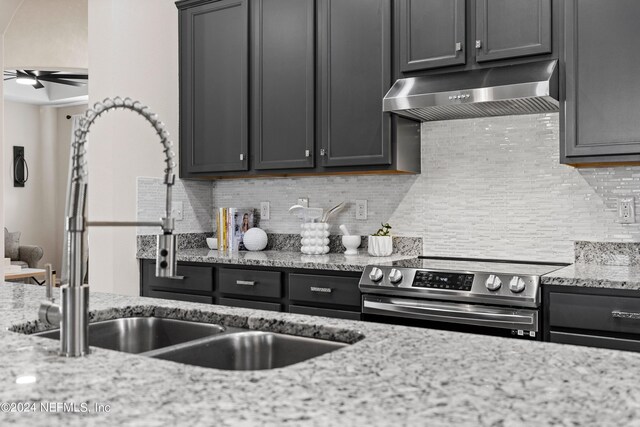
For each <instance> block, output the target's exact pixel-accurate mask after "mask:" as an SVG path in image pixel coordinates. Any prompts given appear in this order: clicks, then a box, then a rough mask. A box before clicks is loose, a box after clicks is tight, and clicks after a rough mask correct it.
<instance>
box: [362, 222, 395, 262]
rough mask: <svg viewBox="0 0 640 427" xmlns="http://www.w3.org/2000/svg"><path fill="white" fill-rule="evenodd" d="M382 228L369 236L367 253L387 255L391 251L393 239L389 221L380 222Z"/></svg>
mask: <svg viewBox="0 0 640 427" xmlns="http://www.w3.org/2000/svg"><path fill="white" fill-rule="evenodd" d="M381 225H382V228H380V229H379V230H378V231H376V233H375V234H372V235H371V236H369V248H368V250H369V255H372V256H389V255H391V254H392V253H393V240H392V238H391V233H390V232H389V230H391V226H390V225H389V223H386V224H385V223H382V224H381Z"/></svg>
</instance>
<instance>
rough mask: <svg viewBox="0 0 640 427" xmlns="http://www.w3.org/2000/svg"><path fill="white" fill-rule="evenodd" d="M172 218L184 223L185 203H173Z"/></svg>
mask: <svg viewBox="0 0 640 427" xmlns="http://www.w3.org/2000/svg"><path fill="white" fill-rule="evenodd" d="M171 217H172V218H173V219H175V220H176V221H182V220H183V219H184V203H182V202H172V203H171Z"/></svg>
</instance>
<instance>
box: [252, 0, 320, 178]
mask: <svg viewBox="0 0 640 427" xmlns="http://www.w3.org/2000/svg"><path fill="white" fill-rule="evenodd" d="M251 6H252V11H251V16H252V25H251V28H252V32H253V36H252V38H253V41H252V47H253V53H252V58H253V64H252V67H251V73H252V83H253V87H252V100H251V103H252V112H253V116H252V121H251V137H252V149H253V154H252V156H253V167H254V169H258V170H263V169H293V168H312V167H314V157H315V153H314V148H315V2H314V0H255V1H253V2H252V3H251Z"/></svg>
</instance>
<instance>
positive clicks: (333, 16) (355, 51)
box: [318, 0, 391, 167]
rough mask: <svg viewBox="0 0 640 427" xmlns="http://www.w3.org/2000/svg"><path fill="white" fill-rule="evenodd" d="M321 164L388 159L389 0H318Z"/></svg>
mask: <svg viewBox="0 0 640 427" xmlns="http://www.w3.org/2000/svg"><path fill="white" fill-rule="evenodd" d="M318 8H319V9H318V47H319V77H320V140H321V144H322V145H321V150H320V155H321V159H322V160H321V161H322V165H323V166H329V167H331V166H356V165H383V164H386V165H388V164H391V154H390V153H391V149H390V145H391V118H390V116H389V115H388V114H383V113H382V98H383V97H384V95H385V94H386V92H387V91H388V90H389V88H390V87H391V52H390V45H391V37H390V30H391V0H348V1H346V0H318Z"/></svg>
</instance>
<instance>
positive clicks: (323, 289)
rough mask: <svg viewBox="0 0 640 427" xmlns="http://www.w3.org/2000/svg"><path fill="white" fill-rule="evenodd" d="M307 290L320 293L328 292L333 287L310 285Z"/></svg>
mask: <svg viewBox="0 0 640 427" xmlns="http://www.w3.org/2000/svg"><path fill="white" fill-rule="evenodd" d="M309 290H310V291H311V292H318V293H321V294H330V293H331V292H333V289H331V288H320V287H318V286H311V287H310V288H309Z"/></svg>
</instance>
